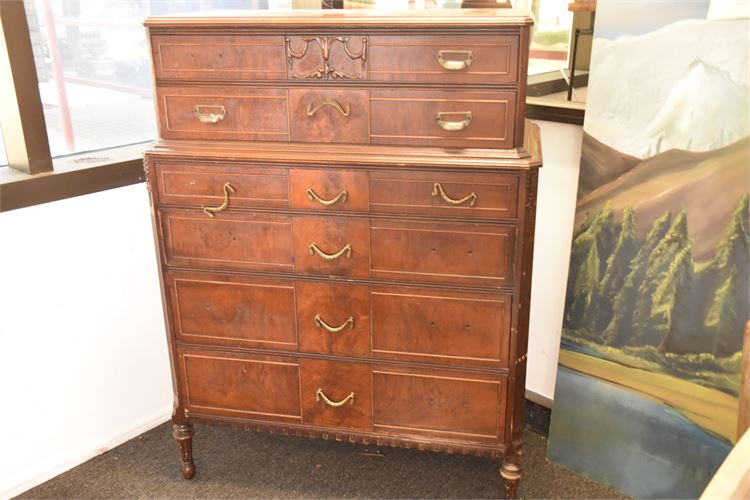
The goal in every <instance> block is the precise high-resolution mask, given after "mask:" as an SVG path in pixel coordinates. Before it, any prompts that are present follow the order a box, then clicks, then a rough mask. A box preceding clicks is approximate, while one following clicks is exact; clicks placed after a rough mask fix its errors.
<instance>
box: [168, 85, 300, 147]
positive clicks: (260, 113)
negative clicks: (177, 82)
mask: <svg viewBox="0 0 750 500" xmlns="http://www.w3.org/2000/svg"><path fill="white" fill-rule="evenodd" d="M156 96H157V106H158V109H159V113H158V114H159V132H160V134H161V136H162V137H163V138H165V139H222V140H243V141H288V140H289V118H288V116H287V93H286V90H284V89H269V88H241V87H239V88H238V87H157V89H156Z"/></svg>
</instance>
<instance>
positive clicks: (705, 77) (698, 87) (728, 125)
mask: <svg viewBox="0 0 750 500" xmlns="http://www.w3.org/2000/svg"><path fill="white" fill-rule="evenodd" d="M749 115H750V93H748V91H747V88H746V87H744V86H742V85H738V84H737V83H735V82H734V81H733V80H732V79H731V78H730V77H729V75H727V74H726V73H724V72H723V71H721V70H719V69H717V68H715V67H713V66H709V65H707V64H706V63H704V62H703V61H701V60H700V59H696V60H695V61H693V63H692V64H691V65H690V67H689V68H688V71H687V74H686V75H685V76H684V77H683V78H682V80H680V81H679V82H677V84H675V86H674V87H673V88H672V91H671V92H670V93H669V96H668V97H667V100H666V101H665V102H664V105H663V106H662V108H661V109H660V110H659V113H658V114H657V115H656V116H655V117H654V119H653V120H652V121H651V123H650V124H649V125H648V127H646V133H645V138H646V140H647V141H648V143H649V148H650V149H651V152H652V153H651V154H647V155H646V156H652V154H657V153H660V152H662V151H664V150H665V149H671V148H673V147H674V148H679V149H684V150H686V151H710V150H714V149H718V148H721V147H723V146H725V145H727V144H730V143H732V142H734V141H736V140H738V139H740V138H742V137H744V136H746V135H748V133H750V116H749ZM664 145H668V146H669V147H667V148H665V147H664Z"/></svg>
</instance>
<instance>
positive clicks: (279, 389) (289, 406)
mask: <svg viewBox="0 0 750 500" xmlns="http://www.w3.org/2000/svg"><path fill="white" fill-rule="evenodd" d="M178 352H179V370H180V373H181V382H182V389H183V394H184V395H185V405H186V406H187V408H188V409H189V410H190V411H191V412H196V413H204V414H216V415H229V416H238V417H244V418H259V419H267V420H280V421H299V420H300V417H301V408H300V385H299V364H298V363H297V362H296V361H295V360H293V359H286V358H275V357H270V356H251V355H237V354H231V353H223V352H213V351H205V350H191V349H180V350H179V351H178Z"/></svg>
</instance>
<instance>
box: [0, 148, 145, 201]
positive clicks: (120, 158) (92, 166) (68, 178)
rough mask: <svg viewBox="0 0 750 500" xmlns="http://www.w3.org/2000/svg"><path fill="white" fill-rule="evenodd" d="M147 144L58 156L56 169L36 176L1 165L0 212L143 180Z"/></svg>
mask: <svg viewBox="0 0 750 500" xmlns="http://www.w3.org/2000/svg"><path fill="white" fill-rule="evenodd" d="M147 145H148V144H139V145H132V146H124V147H120V148H113V149H109V150H105V151H97V152H88V153H81V154H75V155H70V156H65V157H60V158H56V159H55V160H53V161H54V166H55V171H54V172H48V173H41V174H36V175H26V174H22V173H20V172H18V171H14V170H13V169H10V168H8V167H0V212H6V211H8V210H15V209H18V208H23V207H29V206H32V205H39V204H41V203H48V202H51V201H58V200H63V199H65V198H72V197H74V196H81V195H84V194H91V193H96V192H98V191H105V190H107V189H114V188H118V187H123V186H128V185H131V184H136V183H139V182H143V181H144V180H145V175H144V173H143V154H142V151H143V149H144V148H145V147H146V146H147Z"/></svg>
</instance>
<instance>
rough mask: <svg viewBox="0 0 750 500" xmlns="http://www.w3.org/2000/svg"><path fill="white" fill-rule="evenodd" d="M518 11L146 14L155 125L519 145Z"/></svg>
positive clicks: (238, 134) (311, 137)
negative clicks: (149, 43)
mask: <svg viewBox="0 0 750 500" xmlns="http://www.w3.org/2000/svg"><path fill="white" fill-rule="evenodd" d="M531 22H532V21H531V18H530V17H528V16H526V15H523V14H519V13H518V12H515V11H512V10H508V9H461V10H435V11H405V12H399V13H393V14H385V13H379V12H377V11H356V10H355V11H308V12H305V11H296V12H286V13H278V12H266V11H250V12H246V11H242V12H239V11H238V12H237V13H231V12H224V13H223V14H222V13H216V14H215V15H213V16H206V15H205V14H204V13H201V16H200V17H190V16H172V17H155V18H151V19H149V20H147V21H146V26H147V27H148V30H149V35H150V39H151V48H152V51H153V61H154V75H155V77H156V94H157V109H158V114H159V128H160V135H161V137H162V138H165V139H198V140H205V139H208V140H242V141H284V142H331V143H342V144H347V143H348V144H388V145H405V146H439V147H449V148H466V147H469V148H493V149H498V148H499V149H512V148H520V147H521V145H522V143H523V119H524V113H525V106H524V103H525V94H526V89H525V87H526V85H525V81H526V61H527V59H528V47H529V29H530V25H531Z"/></svg>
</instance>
